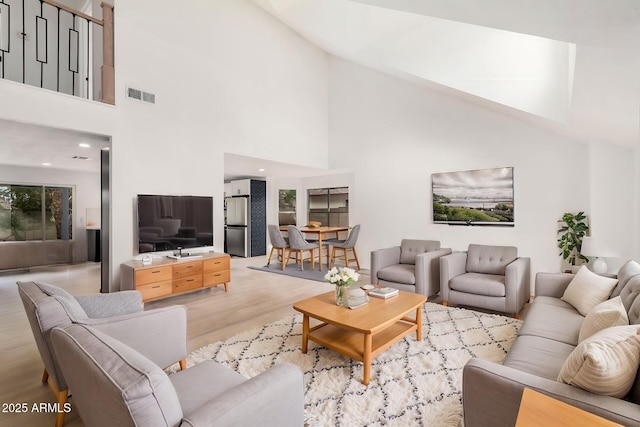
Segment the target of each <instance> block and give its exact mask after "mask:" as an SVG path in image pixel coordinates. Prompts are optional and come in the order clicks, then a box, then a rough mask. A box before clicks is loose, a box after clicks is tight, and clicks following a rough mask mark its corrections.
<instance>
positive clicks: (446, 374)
mask: <svg viewBox="0 0 640 427" xmlns="http://www.w3.org/2000/svg"><path fill="white" fill-rule="evenodd" d="M520 325H521V321H520V320H516V319H513V318H509V317H505V316H499V315H493V314H485V313H479V312H476V311H472V310H466V309H461V308H451V307H444V306H442V305H439V304H434V303H426V304H425V305H424V308H423V330H422V331H423V338H422V341H416V339H415V333H414V334H411V335H409V336H407V337H405V338H404V339H403V340H402V341H399V342H398V343H396V344H394V345H393V346H391V347H390V348H389V349H387V350H386V351H384V352H383V353H381V354H379V355H378V356H376V357H375V358H373V361H372V366H371V381H370V383H369V385H368V386H364V385H363V384H362V383H361V381H362V376H363V369H362V363H360V362H357V361H353V360H351V359H349V358H347V357H345V356H341V355H339V354H338V353H335V352H333V351H331V350H328V349H326V348H324V347H321V346H319V345H317V344H316V343H314V342H312V341H309V349H308V352H307V354H302V353H301V351H300V344H301V341H302V315H300V314H295V315H293V316H291V317H288V318H285V319H282V320H280V321H277V322H273V323H269V324H267V325H265V326H263V327H261V328H257V329H254V330H251V331H247V332H244V333H241V334H238V335H236V336H234V337H231V338H229V339H227V340H226V341H221V342H217V343H214V344H210V345H208V346H205V347H202V348H200V349H198V350H196V351H194V352H193V353H192V354H190V355H189V357H188V359H187V365H188V366H192V365H194V364H196V363H199V362H201V361H203V360H207V359H213V360H215V361H217V362H220V363H222V364H224V365H227V366H229V367H230V368H231V369H234V370H236V371H237V372H239V373H240V374H242V375H244V376H245V377H249V378H250V377H253V376H255V375H257V374H259V373H260V372H263V371H265V370H267V369H269V368H270V367H271V366H273V365H276V364H278V363H281V362H291V363H294V364H296V365H298V366H300V368H301V369H302V370H303V372H304V384H305V418H306V425H307V426H309V427H316V426H349V427H350V426H378V425H385V426H409V425H411V426H417V425H423V426H458V425H459V424H460V421H461V419H462V402H461V398H462V395H461V390H462V368H463V366H464V365H465V363H466V362H467V361H468V360H469V359H470V358H472V357H477V358H481V359H486V360H491V361H493V362H497V363H501V362H502V361H503V360H504V358H505V356H506V354H507V352H508V351H509V349H510V348H511V345H512V343H513V341H514V339H515V337H516V334H517V332H518V329H519V328H520Z"/></svg>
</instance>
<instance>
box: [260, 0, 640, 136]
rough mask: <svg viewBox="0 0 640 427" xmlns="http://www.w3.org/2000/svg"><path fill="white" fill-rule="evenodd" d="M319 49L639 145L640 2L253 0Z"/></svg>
mask: <svg viewBox="0 0 640 427" xmlns="http://www.w3.org/2000/svg"><path fill="white" fill-rule="evenodd" d="M252 1H253V2H254V3H256V4H258V5H259V6H261V7H262V8H264V9H265V10H266V11H268V12H269V13H271V14H272V15H273V16H274V17H276V18H277V19H279V20H280V21H282V22H283V23H284V24H285V25H287V26H289V27H290V28H292V29H293V30H294V31H296V32H297V33H298V34H300V35H301V36H302V37H304V38H306V39H307V40H309V41H310V42H312V43H314V44H315V45H317V46H318V47H319V48H321V49H323V50H325V51H326V52H328V53H330V54H332V55H335V56H337V57H341V58H344V59H346V60H348V61H352V62H355V63H358V64H361V65H364V66H367V67H370V68H373V69H376V70H378V71H381V72H384V73H387V74H390V75H393V76H396V77H399V78H401V79H405V80H408V81H410V82H412V83H414V84H418V85H424V86H427V87H431V88H435V89H437V90H444V91H446V92H448V93H450V94H451V95H452V96H457V97H460V98H463V99H465V100H467V101H469V102H473V103H476V104H479V105H482V106H483V107H485V108H490V109H494V110H498V111H500V112H502V113H504V114H509V115H512V116H515V117H517V118H519V119H521V120H524V121H527V122H530V123H533V124H535V125H537V126H543V127H546V128H549V129H552V130H553V131H555V132H557V133H560V134H562V135H564V136H566V137H569V138H575V139H579V140H581V141H603V142H611V143H615V144H620V145H624V146H629V147H632V146H635V145H636V144H637V143H638V141H639V132H640V83H639V76H640V55H638V52H640V2H638V1H637V0H619V1H615V2H609V1H603V0H526V1H520V2H513V1H512V0H446V1H445V0H252Z"/></svg>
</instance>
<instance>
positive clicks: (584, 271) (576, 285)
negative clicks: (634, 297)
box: [561, 266, 618, 316]
mask: <svg viewBox="0 0 640 427" xmlns="http://www.w3.org/2000/svg"><path fill="white" fill-rule="evenodd" d="M616 283H618V279H612V278H610V277H604V276H599V275H597V274H595V273H593V272H591V271H590V270H589V269H588V268H587V267H586V266H582V267H580V270H578V272H577V273H576V275H575V276H574V277H573V279H571V282H570V283H569V286H567V289H566V290H565V291H564V295H562V298H561V299H562V300H563V301H566V302H568V303H569V304H571V305H572V306H573V308H575V309H576V310H578V311H579V312H580V314H582V315H583V316H586V315H587V314H589V312H590V311H591V310H593V308H594V307H595V306H596V305H598V304H600V303H601V302H602V301H605V300H606V299H607V298H609V295H610V294H611V291H612V290H613V288H614V287H615V286H616Z"/></svg>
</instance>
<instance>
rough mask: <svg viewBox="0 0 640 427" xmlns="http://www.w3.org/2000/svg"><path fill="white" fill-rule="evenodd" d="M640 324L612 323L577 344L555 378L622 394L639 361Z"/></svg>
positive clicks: (627, 391)
mask: <svg viewBox="0 0 640 427" xmlns="http://www.w3.org/2000/svg"><path fill="white" fill-rule="evenodd" d="M639 328H640V326H638V325H631V326H614V327H612V328H607V329H604V330H602V331H600V332H598V333H596V334H594V335H592V336H591V337H589V338H587V339H586V340H584V341H582V342H581V343H579V344H578V346H577V347H576V348H575V349H574V350H573V351H572V352H571V354H570V355H569V357H568V358H567V360H566V361H565V362H564V365H562V369H561V370H560V374H559V375H558V381H560V382H563V383H566V384H571V385H573V386H575V387H579V388H582V389H584V390H587V391H590V392H592V393H597V394H603V395H607V396H613V397H618V398H623V397H624V396H626V395H627V393H629V390H631V387H632V386H633V383H634V381H635V379H636V373H637V371H638V363H640V336H638V331H639Z"/></svg>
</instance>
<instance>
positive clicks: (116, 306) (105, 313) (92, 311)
mask: <svg viewBox="0 0 640 427" xmlns="http://www.w3.org/2000/svg"><path fill="white" fill-rule="evenodd" d="M74 298H75V299H76V301H78V303H79V304H80V306H81V307H82V308H83V309H84V311H85V313H86V314H87V316H88V317H90V318H91V319H99V318H103V317H112V316H121V315H125V314H131V313H138V312H140V311H142V310H143V305H142V294H141V293H140V292H138V291H120V292H113V293H110V294H95V295H79V296H77V297H74Z"/></svg>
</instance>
